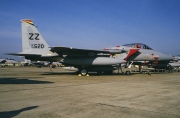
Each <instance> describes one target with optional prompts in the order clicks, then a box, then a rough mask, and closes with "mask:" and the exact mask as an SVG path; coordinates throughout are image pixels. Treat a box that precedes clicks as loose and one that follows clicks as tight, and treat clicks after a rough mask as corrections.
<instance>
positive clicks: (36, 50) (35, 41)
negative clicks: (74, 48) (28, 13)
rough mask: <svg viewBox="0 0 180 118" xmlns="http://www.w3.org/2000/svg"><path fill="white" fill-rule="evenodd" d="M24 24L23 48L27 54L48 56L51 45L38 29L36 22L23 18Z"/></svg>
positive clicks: (22, 23) (22, 22)
mask: <svg viewBox="0 0 180 118" xmlns="http://www.w3.org/2000/svg"><path fill="white" fill-rule="evenodd" d="M21 25H22V48H23V49H22V50H23V53H26V54H40V55H42V56H46V55H47V54H48V53H49V50H50V48H49V45H48V44H47V42H46V41H45V40H44V38H43V37H42V35H41V34H40V33H39V31H38V30H37V28H36V26H35V25H34V23H33V22H32V21H31V20H29V19H25V20H21Z"/></svg>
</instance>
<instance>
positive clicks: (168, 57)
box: [161, 54, 174, 61]
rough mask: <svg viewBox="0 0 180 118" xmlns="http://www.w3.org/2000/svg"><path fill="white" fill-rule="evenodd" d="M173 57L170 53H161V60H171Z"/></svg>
mask: <svg viewBox="0 0 180 118" xmlns="http://www.w3.org/2000/svg"><path fill="white" fill-rule="evenodd" d="M173 59H174V58H173V56H171V55H167V54H163V55H162V56H161V60H168V61H171V60H173Z"/></svg>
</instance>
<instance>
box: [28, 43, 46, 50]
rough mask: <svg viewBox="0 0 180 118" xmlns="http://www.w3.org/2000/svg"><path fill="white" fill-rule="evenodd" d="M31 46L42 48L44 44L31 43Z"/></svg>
mask: <svg viewBox="0 0 180 118" xmlns="http://www.w3.org/2000/svg"><path fill="white" fill-rule="evenodd" d="M31 48H38V49H42V48H44V44H31Z"/></svg>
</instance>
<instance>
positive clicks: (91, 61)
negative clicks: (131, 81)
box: [9, 19, 139, 75]
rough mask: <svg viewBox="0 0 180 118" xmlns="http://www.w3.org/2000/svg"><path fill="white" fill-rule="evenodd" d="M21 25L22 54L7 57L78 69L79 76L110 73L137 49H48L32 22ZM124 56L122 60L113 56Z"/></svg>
mask: <svg viewBox="0 0 180 118" xmlns="http://www.w3.org/2000/svg"><path fill="white" fill-rule="evenodd" d="M21 25H22V49H23V50H22V52H20V53H9V55H16V56H24V57H25V58H26V59H30V60H31V61H50V62H60V63H62V64H63V65H66V66H73V67H75V68H77V69H78V71H79V73H80V74H81V75H87V74H88V72H89V71H96V72H98V73H112V71H113V70H116V69H117V68H118V67H119V65H120V64H121V63H125V62H126V60H127V59H128V58H130V57H131V56H132V55H133V54H134V53H135V52H137V51H138V50H139V49H137V48H131V49H129V50H128V49H127V50H124V49H118V50H116V49H110V50H106V49H100V50H95V49H92V50H91V49H78V48H72V47H61V46H57V47H49V45H48V44H47V42H46V41H45V40H44V38H43V37H42V35H41V34H40V33H39V31H38V30H37V28H36V26H35V25H34V23H33V22H32V20H29V19H24V20H21ZM117 54H124V56H123V58H115V57H114V55H117Z"/></svg>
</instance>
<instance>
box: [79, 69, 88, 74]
mask: <svg viewBox="0 0 180 118" xmlns="http://www.w3.org/2000/svg"><path fill="white" fill-rule="evenodd" d="M80 74H81V75H82V76H86V75H87V74H88V71H87V70H86V69H84V68H83V69H81V71H80Z"/></svg>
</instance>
